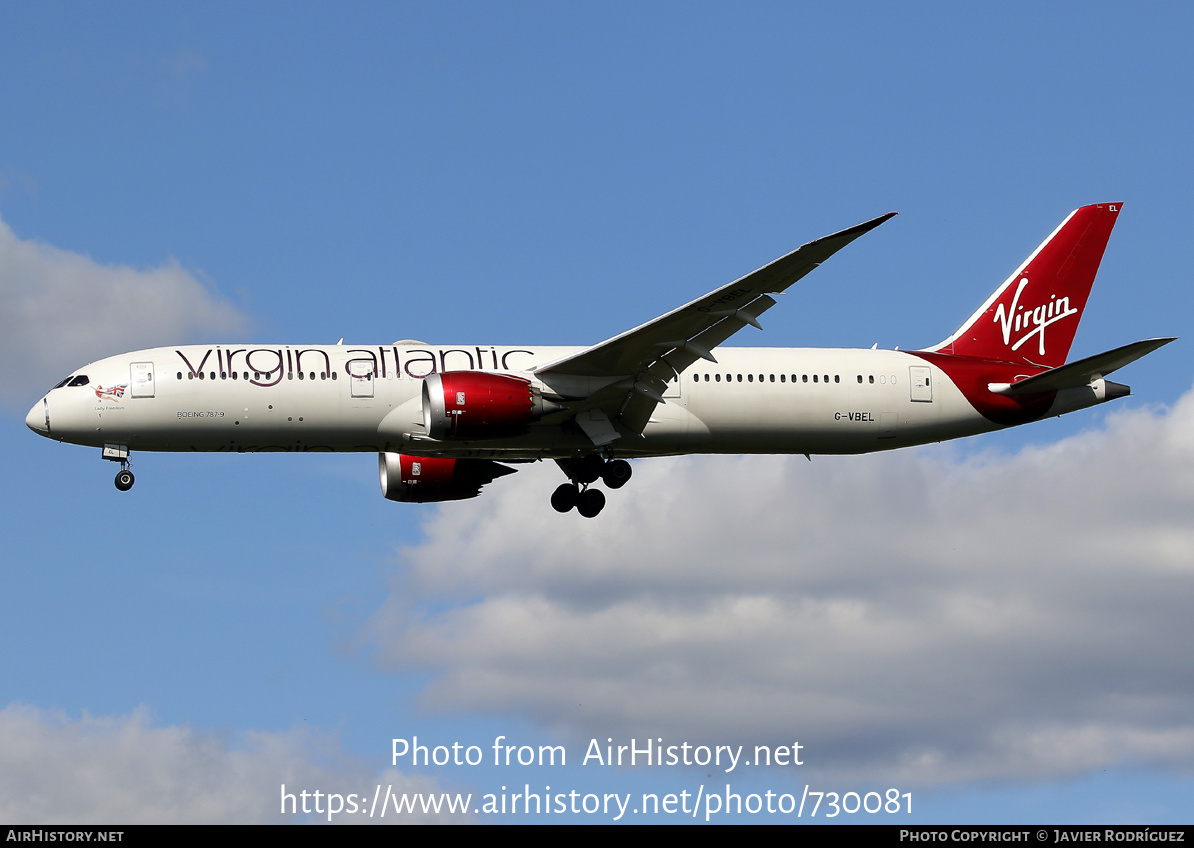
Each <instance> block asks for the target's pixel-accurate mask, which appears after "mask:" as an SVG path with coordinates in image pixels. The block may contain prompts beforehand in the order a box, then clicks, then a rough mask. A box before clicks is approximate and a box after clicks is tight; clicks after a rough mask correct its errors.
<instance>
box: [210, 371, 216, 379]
mask: <svg viewBox="0 0 1194 848" xmlns="http://www.w3.org/2000/svg"><path fill="white" fill-rule="evenodd" d="M211 378H212V379H213V380H214V379H215V378H216V372H215V371H212V372H211Z"/></svg>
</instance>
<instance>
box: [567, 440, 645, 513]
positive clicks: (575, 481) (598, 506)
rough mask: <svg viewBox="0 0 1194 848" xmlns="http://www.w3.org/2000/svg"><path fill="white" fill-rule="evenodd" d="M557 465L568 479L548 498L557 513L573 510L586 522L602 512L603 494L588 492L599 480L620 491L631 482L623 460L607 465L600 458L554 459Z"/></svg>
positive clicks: (629, 471)
mask: <svg viewBox="0 0 1194 848" xmlns="http://www.w3.org/2000/svg"><path fill="white" fill-rule="evenodd" d="M556 463H557V464H558V465H559V466H560V468H561V469H562V470H563V472H564V473H565V474H567V475H568V476H569V478H571V480H572V482H571V483H561V484H560V485H559V486H558V487H557V488H556V490H555V491H554V492H552V495H551V506H552V508H553V509H554V510H555V511H556V512H570V511H571V510H572V508H573V507H575V508H576V511H577V512H579V513H580V514H581V515H583V516H584V517H585V518H596V517H597V515H598V514H599V513H600V512H601V510H603V509H605V493H604V492H602V491H601V490H600V489H593V488H590V486H591V484H593V483H595V482H597V480H598V479H600V480H601V482H603V483H605V485H606V486H608V487H609V488H611V489H620V488H622V487H623V486H625V485H626V481H627V480H629V479H630V474H631V469H630V463H629V462H627V461H626V460H624V459H614V460H610V461H606V460H604V459H602V458H601V456H600V455H599V454H595V453H592V454H589V455H588V456H585V457H581V458H580V459H557V460H556Z"/></svg>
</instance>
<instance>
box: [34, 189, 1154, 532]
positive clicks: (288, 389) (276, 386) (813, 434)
mask: <svg viewBox="0 0 1194 848" xmlns="http://www.w3.org/2000/svg"><path fill="white" fill-rule="evenodd" d="M1119 210H1120V204H1118V203H1100V204H1096V205H1093V206H1084V207H1082V208H1081V209H1077V210H1075V211H1074V212H1071V213H1070V214H1069V216H1067V217H1066V219H1065V220H1064V221H1062V222H1061V224H1060V226H1058V227H1057V229H1056V230H1054V231H1053V233H1052V234H1051V235H1050V236H1049V237H1048V238H1047V239H1045V241H1044V242H1043V243H1042V244H1041V245H1040V247H1038V248H1037V249H1036V250H1034V251H1033V252H1032V255H1030V256H1029V257H1028V258H1027V259H1025V260H1024V262H1023V263H1021V265H1020V266H1019V267H1018V268H1017V269H1016V270H1015V271H1014V272H1013V273H1012V275H1011V276H1010V277H1008V278H1007V280H1006V281H1005V282H1004V283H1003V284H1002V285H1001V286H999V288H997V289H996V290H995V292H994V294H992V295H991V296H990V297H989V298H987V300H986V302H985V303H983V305H982V306H980V307H979V308H978V310H977V311H976V312H975V313H974V314H973V315H972V316H970V318H969V319H967V320H966V321H965V323H963V324H962V326H961V327H960V328H959V329H958V330H957V331H956V332H954V333H953V334H951V335H950V336H949V337H948V338H946V339H945V340H944V341H943V342H941V343H940V344H937V345H934V346H933V347H930V348H926V349H924V350H906V351H901V350H898V349H897V350H877V349H874V348H872V349H869V350H851V349H837V348H764V347H757V348H747V347H722V346H721V345H722V344H723V343H724V342H725V341H727V340H728V339H729V338H730V337H731V336H733V335H734V334H735V333H737V332H738V331H739V330H741V329H743V328H744V327H746V326H747V325H750V326H753V327H759V326H760V325H759V317H760V316H761V315H762V314H763V313H764V312H766V311H767V310H768V309H770V308H771V307H772V306H775V304H776V299H775V297H774V295H778V294H780V293H782V292H784V291H785V290H787V288H788V287H789V286H791V285H792V284H793V283H795V282H796V281H797V280H800V279H801V278H802V277H804V275H805V274H807V273H809V272H810V271H812V270H813V269H814V268H816V267H817V266H818V265H820V264H821V263H822V262H824V261H825V260H826V259H828V258H829V257H830V256H832V255H833V254H834V253H836V252H837V251H839V250H841V249H842V248H843V247H845V246H846V245H847V244H849V243H850V242H852V241H854V239H856V238H858V237H859V236H861V235H863V234H864V233H866V232H868V231H870V230H873V229H874V228H875V227H878V226H879V225H880V224H882V223H883V222H884V221H886V220H887V219H888V218H890V217H891V214H889V215H883V216H881V217H878V218H875V219H874V220H871V221H867V222H866V223H864V224H859V225H858V226H856V227H851V228H849V229H847V230H842V231H841V232H839V233H834V234H833V235H830V236H826V237H824V238H821V239H817V240H816V241H813V242H809V243H808V244H806V245H804V246H803V247H801V248H799V249H797V250H794V251H792V252H791V253H789V254H788V255H786V256H783V257H781V258H779V259H777V260H775V261H774V262H772V263H771V264H769V265H766V266H765V267H763V268H760V269H759V270H757V271H755V272H753V273H751V274H747V275H746V276H745V277H742V278H741V279H739V280H736V281H734V282H732V283H730V284H728V285H725V286H722V287H721V288H719V289H717V290H716V291H713V292H711V293H709V294H707V295H705V296H704V297H700V298H698V299H696V300H694V301H692V302H691V303H688V304H686V305H684V306H681V307H679V308H678V309H675V310H673V311H671V312H669V313H667V314H666V315H663V316H661V317H659V318H656V319H655V320H653V321H649V322H647V323H646V324H643V325H642V326H639V327H636V328H634V329H633V330H628V331H627V332H624V333H622V334H620V335H617V336H614V337H613V338H611V339H608V340H606V341H603V342H601V343H599V344H595V345H592V346H589V347H539V346H535V345H526V346H522V347H503V346H494V345H429V344H424V343H422V342H416V341H411V340H404V341H398V342H394V343H393V344H389V345H345V344H343V343H341V344H336V345H290V344H278V345H261V344H239V345H221V344H217V345H199V346H194V345H187V346H179V347H160V348H154V349H152V350H139V351H136V352H134V353H126V354H122V355H120V356H112V357H108V358H107V359H101V360H99V361H98V362H92V363H90V364H88V365H86V366H84V367H83V368H80V369H79V370H77V371H76V372H74V373H73V374H71V375H70V376H68V377H67V378H66V379H64V380H63V381H62V382H60V383H59V384H58V385H56V386H54V388H52V389H50V391H49V392H48V393H47V394H46V396H45V397H44V398H42V399H41V400H39V401H38V402H37V403H36V404H35V405H34V407H33V408H32V409H31V410H29V415H28V416H27V417H26V419H25V422H26V423H27V424H28V425H29V427H30V428H31V429H32V430H34V431H35V432H37V433H39V434H41V435H43V436H46V437H47V438H50V439H56V440H58V441H62V442H71V443H74V444H78V445H88V446H91V447H98V448H101V449H102V451H103V456H104V458H106V459H110V460H114V461H117V462H119V463H120V471H119V473H117V475H116V488H118V489H120V490H121V491H126V490H128V489H130V488H131V487H132V485H133V474H132V472H131V471H130V470H129V456H130V454H131V452H133V451H226V452H237V453H253V452H256V451H293V452H298V453H301V452H306V451H369V452H375V453H377V455H378V462H379V468H380V475H381V488H382V492H383V493H384V494H385V496H386V497H387V498H389V499H391V500H396V501H407V502H420V503H423V502H430V501H448V500H459V499H462V498H471V497H475V496H476V495H477V494H479V493H480V490H481V487H482V486H485V485H487V484H489V483H491V482H492V481H494V480H495V479H496V478H498V477H501V476H503V475H506V474H511V473H513V472H514V471H515V470H516V468H515V467H513V466H516V465H517V464H519V463H524V462H530V461H535V460H544V459H553V460H555V461H556V463H558V464H559V467H560V468H561V470H562V471H563V472H564V474H565V475H566V476H567V478H568V481H567V482H565V483H563V484H562V485H560V486H559V488H557V489H556V490H555V492H554V493H553V494H552V496H551V503H552V506H553V507H554V508H555V509H557V510H559V511H560V512H568V511H569V510H571V509H573V508H575V509H576V510H577V511H578V512H580V514H581V515H584V516H586V517H590V518H591V517H593V516H595V515H597V514H598V513H599V512H600V511H601V509H602V508H603V507H604V505H605V495H604V493H603V492H602V491H601V489H599V488H597V487H596V486H595V485H594V484H595V483H596V482H597V481H598V480H600V481H602V482H603V484H604V485H605V487H607V488H609V489H618V488H620V487H621V486H623V485H624V484H625V483H626V481H627V480H628V479H629V478H630V474H631V466H630V464H629V463H628V462H627V459H633V458H638V457H649V456H663V455H674V454H690V453H726V454H746V453H755V454H806V455H811V454H859V453H869V452H871V451H880V450H890V449H892V448H901V447H907V446H909V445H922V444H925V443H928V442H939V441H942V440H944V439H956V438H958V437H961V436H970V435H974V434H976V433H983V432H986V431H990V430H999V429H1002V428H1005V427H1011V426H1014V425H1017V424H1024V423H1027V422H1029V421H1035V420H1037V419H1039V418H1044V417H1046V416H1053V415H1061V414H1062V413H1066V412H1072V411H1074V410H1078V409H1084V408H1086V407H1089V406H1094V405H1095V404H1099V403H1103V402H1105V401H1109V400H1113V399H1115V398H1119V397H1123V396H1125V395H1127V394H1128V393H1129V389H1128V387H1127V386H1125V385H1122V384H1120V383H1113V382H1111V381H1109V380H1107V379H1105V378H1106V376H1107V375H1108V374H1110V373H1111V372H1113V371H1115V370H1116V369H1118V368H1121V367H1123V366H1124V365H1127V364H1128V363H1130V362H1132V361H1133V360H1136V359H1138V358H1140V357H1142V356H1144V355H1145V354H1147V353H1150V352H1152V351H1154V350H1156V349H1157V348H1159V347H1161V346H1162V345H1164V344H1167V343H1168V342H1170V341H1173V339H1171V338H1157V339H1148V340H1145V341H1139V342H1134V343H1132V344H1128V345H1125V346H1123V347H1120V348H1116V349H1115V350H1111V351H1108V352H1106V353H1100V354H1097V355H1095V356H1090V357H1087V358H1085V359H1080V360H1078V361H1076V362H1071V363H1069V364H1066V357H1067V355H1068V353H1069V350H1070V344H1071V342H1072V341H1073V339H1074V332H1075V331H1076V330H1077V329H1078V321H1079V320H1080V319H1081V317H1082V310H1083V308H1084V307H1085V306H1086V299H1087V296H1088V295H1089V294H1090V289H1091V285H1092V284H1093V282H1094V278H1095V273H1096V272H1097V271H1098V267H1099V262H1100V261H1101V260H1102V257H1103V250H1104V249H1105V247H1106V246H1107V240H1108V238H1109V237H1110V235H1111V229H1112V227H1113V226H1114V225H1115V221H1116V218H1117V217H1118V215H1119ZM892 214H894V213H892Z"/></svg>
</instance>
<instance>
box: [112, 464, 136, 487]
mask: <svg viewBox="0 0 1194 848" xmlns="http://www.w3.org/2000/svg"><path fill="white" fill-rule="evenodd" d="M136 479H137V478H135V477H134V476H133V472H131V471H129V470H128V469H127V468H121V469H120V470H119V471H117V472H116V488H117V489H120V491H122V492H127V491H128V490H129V489H131V488H133V483H134V482H135V481H136Z"/></svg>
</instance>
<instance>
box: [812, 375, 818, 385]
mask: <svg viewBox="0 0 1194 848" xmlns="http://www.w3.org/2000/svg"><path fill="white" fill-rule="evenodd" d="M813 382H814V383H815V382H817V375H816V374H814V375H813Z"/></svg>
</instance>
